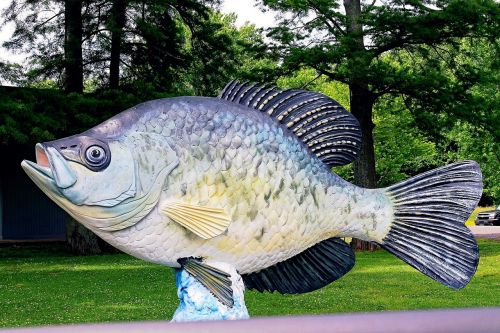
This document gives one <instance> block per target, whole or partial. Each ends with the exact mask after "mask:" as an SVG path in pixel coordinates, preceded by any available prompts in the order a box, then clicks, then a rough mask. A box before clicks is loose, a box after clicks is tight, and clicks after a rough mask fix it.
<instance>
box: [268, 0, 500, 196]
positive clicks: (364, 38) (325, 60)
mask: <svg viewBox="0 0 500 333" xmlns="http://www.w3.org/2000/svg"><path fill="white" fill-rule="evenodd" d="M261 3H262V4H263V5H264V6H267V7H269V8H271V9H274V10H277V11H280V12H281V15H280V16H279V17H278V19H279V24H278V26H277V27H275V28H273V29H271V30H270V31H269V33H268V36H269V37H271V38H273V39H274V41H275V46H276V49H277V51H278V52H279V54H280V55H281V57H282V59H283V69H284V70H289V71H291V70H294V69H297V68H300V67H301V66H308V67H311V68H314V69H315V70H316V71H317V72H318V73H321V74H324V75H326V76H327V77H329V78H330V79H331V80H335V81H339V82H343V83H345V84H347V85H348V86H349V90H350V109H351V112H352V113H353V114H354V115H355V116H356V117H357V118H358V120H359V122H360V125H361V129H362V133H363V147H362V150H361V153H360V156H359V158H358V159H357V160H356V161H355V162H354V179H355V182H356V183H357V184H358V185H362V186H364V187H375V185H376V172H375V150H374V146H373V128H374V125H373V109H374V105H375V103H376V102H377V100H378V99H379V98H380V97H381V96H384V95H386V94H391V95H401V96H403V97H405V98H410V99H412V100H416V101H422V102H425V104H427V106H431V107H432V108H433V109H434V111H435V112H437V111H440V110H441V109H442V108H441V107H442V106H441V102H442V101H443V100H446V101H451V100H454V99H457V100H459V101H461V103H462V104H467V103H468V102H469V101H467V97H469V96H468V95H467V94H465V95H463V93H464V91H465V92H467V91H468V89H470V88H471V87H473V86H474V84H475V83H476V82H477V75H476V73H473V72H467V70H464V71H463V75H462V77H461V82H452V80H450V78H449V77H448V76H447V70H448V68H447V67H446V66H441V67H439V68H434V69H432V68H431V70H430V71H428V72H426V71H423V70H420V68H418V65H417V64H413V65H412V64H411V63H410V64H406V66H401V63H399V62H398V57H397V55H398V54H401V53H404V54H408V55H409V56H414V55H422V54H426V53H428V52H429V50H434V49H439V48H441V47H442V45H449V46H450V47H455V46H456V43H457V39H458V38H462V37H468V38H479V37H486V36H492V37H493V36H497V34H498V31H499V26H498V25H499V22H500V20H499V4H498V3H496V2H495V1H493V0H470V1H465V2H464V1H458V0H450V1H426V0H413V1H400V0H398V1H373V2H372V1H370V2H369V3H362V2H361V1H360V0H344V1H343V3H342V4H340V3H339V2H336V1H332V0H297V1H288V0H262V1H261ZM341 5H343V8H341ZM342 9H343V10H342ZM428 67H430V66H428Z"/></svg>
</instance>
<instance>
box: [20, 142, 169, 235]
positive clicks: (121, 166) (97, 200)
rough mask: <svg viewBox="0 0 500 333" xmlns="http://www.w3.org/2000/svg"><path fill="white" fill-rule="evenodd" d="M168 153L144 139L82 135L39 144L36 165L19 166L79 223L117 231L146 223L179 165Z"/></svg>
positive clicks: (29, 163) (28, 162)
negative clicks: (149, 213)
mask: <svg viewBox="0 0 500 333" xmlns="http://www.w3.org/2000/svg"><path fill="white" fill-rule="evenodd" d="M165 144H166V143H165ZM165 144H164V145H165ZM164 148H165V147H164ZM167 148H170V147H168V145H167ZM167 148H165V149H167ZM165 149H164V150H163V151H162V150H161V149H159V148H158V147H156V146H155V144H154V143H152V142H151V139H150V138H144V137H142V136H141V134H138V135H136V136H134V135H130V136H120V137H113V138H106V137H94V136H92V135H91V134H90V135H86V134H85V133H84V134H81V135H75V136H71V137H68V138H63V139H59V140H55V141H50V142H45V143H38V144H37V145H36V148H35V150H36V162H31V161H27V160H24V161H23V162H22V163H21V166H22V167H23V169H24V170H25V172H26V173H27V174H28V176H29V177H30V178H31V179H32V180H33V182H34V183H35V184H36V185H37V186H38V187H39V188H40V189H41V190H42V191H43V192H44V193H45V194H46V195H47V196H48V197H49V198H51V199H52V200H53V201H54V202H55V203H56V204H58V205H59V206H60V207H62V208H63V209H64V210H65V211H67V212H68V213H69V214H70V215H71V216H72V217H74V218H75V219H76V220H77V221H79V222H81V223H82V224H84V225H85V226H87V227H88V228H90V229H92V230H94V231H95V230H104V231H116V230H121V229H123V228H126V227H128V226H130V225H133V224H135V223H136V222H138V218H137V216H140V217H144V215H145V213H147V212H145V210H146V209H151V208H152V201H154V199H157V198H158V197H159V194H160V191H161V188H162V185H163V183H164V181H165V176H166V175H167V174H168V173H169V171H171V170H172V169H173V167H172V164H174V167H175V166H176V165H177V164H175V163H173V162H172V160H173V159H174V157H175V156H173V157H172V150H171V149H170V150H168V152H169V153H170V156H165V154H166V153H165ZM162 154H163V156H161V155H162ZM169 158H170V161H168V159H169ZM169 162H170V163H169ZM174 162H175V161H174ZM168 165H170V169H169V170H167V169H168V168H167V166H168ZM165 170H167V171H168V172H166V171H165ZM141 213H142V214H141Z"/></svg>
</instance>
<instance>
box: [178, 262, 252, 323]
mask: <svg viewBox="0 0 500 333" xmlns="http://www.w3.org/2000/svg"><path fill="white" fill-rule="evenodd" d="M207 264H209V265H210V266H213V267H216V268H218V269H221V270H223V271H224V272H227V273H230V274H231V282H232V289H233V298H234V305H233V307H232V308H230V307H228V306H226V305H224V304H222V303H221V302H220V301H219V300H218V299H217V298H216V297H215V296H214V295H212V293H210V291H209V290H208V289H207V288H205V287H204V286H203V285H202V284H201V283H200V282H198V280H196V279H195V278H194V277H193V276H191V275H190V274H189V273H187V272H186V271H185V270H183V269H179V270H177V272H176V284H177V296H178V297H179V307H178V308H177V310H176V311H175V313H174V317H173V318H172V321H173V322H184V321H200V320H235V319H248V318H249V315H248V310H247V308H246V306H245V300H244V292H245V285H244V284H243V280H242V278H241V276H240V275H239V274H238V273H237V272H236V270H235V269H234V267H232V266H230V265H228V264H226V263H220V262H207Z"/></svg>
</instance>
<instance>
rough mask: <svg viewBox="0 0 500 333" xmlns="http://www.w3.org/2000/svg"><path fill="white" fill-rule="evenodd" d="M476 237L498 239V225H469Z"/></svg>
mask: <svg viewBox="0 0 500 333" xmlns="http://www.w3.org/2000/svg"><path fill="white" fill-rule="evenodd" d="M469 229H470V230H471V231H472V233H473V234H474V236H475V237H476V238H490V239H491V238H493V239H498V240H500V227H499V226H495V227H489V226H488V227H487V226H475V227H469Z"/></svg>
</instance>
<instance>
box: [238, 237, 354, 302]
mask: <svg viewBox="0 0 500 333" xmlns="http://www.w3.org/2000/svg"><path fill="white" fill-rule="evenodd" d="M353 266H354V252H353V251H352V249H351V248H350V247H349V245H348V244H346V243H345V242H344V241H343V240H341V239H340V238H329V239H326V240H324V241H321V242H319V243H318V244H316V245H314V246H312V247H310V248H308V249H307V250H305V251H303V252H301V253H299V254H297V255H296V256H294V257H292V258H290V259H287V260H285V261H282V262H279V263H277V264H275V265H273V266H270V267H267V268H265V269H263V270H260V271H258V272H255V273H250V274H245V275H243V276H242V278H243V282H245V286H246V287H247V288H248V289H256V290H258V291H260V292H263V291H271V292H273V291H278V292H279V293H281V294H301V293H306V292H309V291H313V290H316V289H319V288H322V287H324V286H326V285H327V284H329V283H331V282H333V281H335V280H337V279H339V278H341V277H342V276H343V275H344V274H346V273H347V272H348V271H350V270H351V268H352V267H353Z"/></svg>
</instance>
